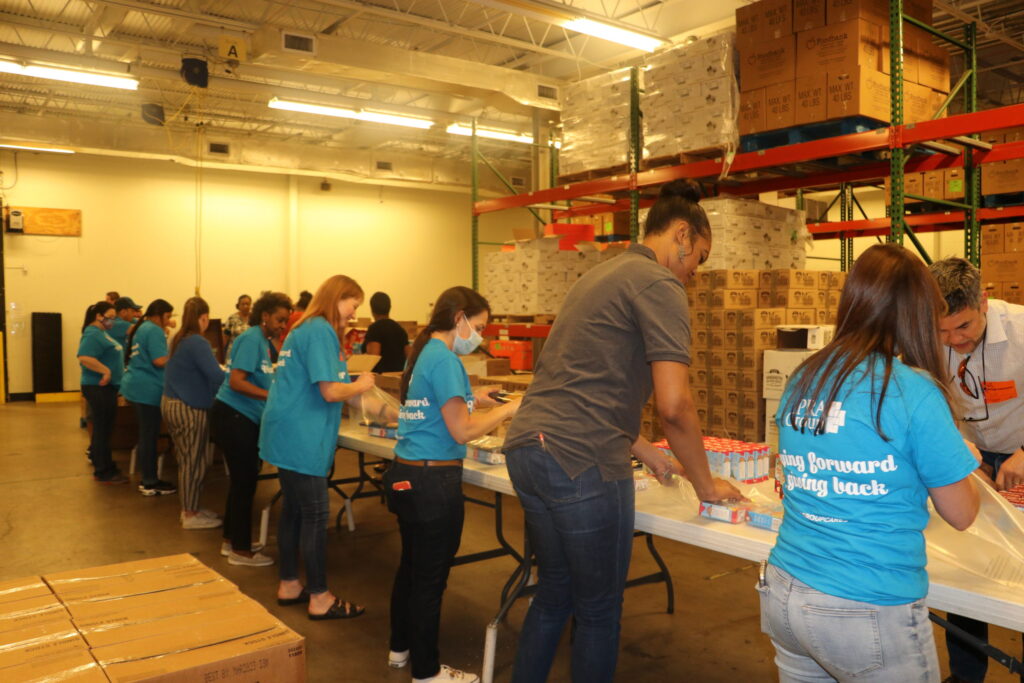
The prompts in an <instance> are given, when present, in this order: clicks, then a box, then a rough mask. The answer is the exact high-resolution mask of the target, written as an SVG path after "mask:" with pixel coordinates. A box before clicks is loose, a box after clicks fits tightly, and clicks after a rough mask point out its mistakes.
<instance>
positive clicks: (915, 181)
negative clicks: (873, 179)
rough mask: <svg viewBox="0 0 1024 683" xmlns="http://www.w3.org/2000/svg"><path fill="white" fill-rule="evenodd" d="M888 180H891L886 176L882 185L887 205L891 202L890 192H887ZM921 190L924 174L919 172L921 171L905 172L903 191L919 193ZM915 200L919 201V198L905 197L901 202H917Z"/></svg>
mask: <svg viewBox="0 0 1024 683" xmlns="http://www.w3.org/2000/svg"><path fill="white" fill-rule="evenodd" d="M890 182H891V180H890V179H889V178H886V179H885V180H884V185H885V203H886V204H887V205H888V204H891V203H892V200H891V199H890V194H889V188H890ZM923 191H924V175H923V174H921V173H906V174H904V175H903V192H904V193H905V194H907V193H909V194H916V195H921V193H922V192H923ZM917 201H920V200H917V199H911V198H909V197H905V198H904V200H903V203H904V204H913V203H914V202H917Z"/></svg>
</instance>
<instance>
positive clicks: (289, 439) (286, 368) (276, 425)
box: [236, 317, 349, 477]
mask: <svg viewBox="0 0 1024 683" xmlns="http://www.w3.org/2000/svg"><path fill="white" fill-rule="evenodd" d="M239 339H241V337H239ZM236 343H237V342H236ZM320 382H346V383H347V382H349V376H348V367H347V365H346V364H345V362H344V361H343V360H341V344H340V343H339V342H338V335H337V333H335V331H334V329H333V328H332V327H331V326H330V324H329V323H328V322H327V321H326V320H325V319H324V318H322V317H315V318H310V319H309V320H307V321H306V322H304V323H303V324H301V325H299V326H298V327H293V328H292V330H291V332H289V333H288V336H287V337H285V340H284V347H283V348H282V349H281V353H280V354H279V355H278V358H277V367H276V368H275V370H274V384H273V385H272V386H271V387H270V396H268V397H267V407H266V408H265V409H264V411H263V422H262V424H261V425H260V457H261V458H262V459H264V460H266V461H267V462H269V463H271V464H272V465H276V466H277V467H281V468H284V469H286V470H291V471H293V472H299V473H300V474H307V475H310V476H313V477H324V476H326V475H327V472H328V470H329V469H330V467H331V462H332V461H333V460H334V451H335V450H336V449H337V447H338V427H339V426H341V404H340V403H328V402H327V401H325V400H324V397H323V396H321V394H320V385H319V383H320Z"/></svg>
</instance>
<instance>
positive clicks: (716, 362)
mask: <svg viewBox="0 0 1024 683" xmlns="http://www.w3.org/2000/svg"><path fill="white" fill-rule="evenodd" d="M739 353H740V352H739V350H737V349H715V350H713V351H711V368H712V369H714V370H719V369H723V370H736V369H737V368H738V367H739V360H740V357H739Z"/></svg>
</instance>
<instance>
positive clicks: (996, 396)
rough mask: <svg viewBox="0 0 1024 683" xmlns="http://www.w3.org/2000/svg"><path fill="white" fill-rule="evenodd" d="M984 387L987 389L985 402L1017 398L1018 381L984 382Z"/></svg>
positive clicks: (998, 401)
mask: <svg viewBox="0 0 1024 683" xmlns="http://www.w3.org/2000/svg"><path fill="white" fill-rule="evenodd" d="M982 387H983V389H984V391H985V403H987V404H989V405H992V404H993V403H1002V402H1003V401H1009V400H1011V399H1015V398H1017V382H1015V381H1014V380H1012V379H1011V380H1009V381H1007V382H984V383H982Z"/></svg>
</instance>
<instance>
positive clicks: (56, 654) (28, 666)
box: [0, 628, 109, 683]
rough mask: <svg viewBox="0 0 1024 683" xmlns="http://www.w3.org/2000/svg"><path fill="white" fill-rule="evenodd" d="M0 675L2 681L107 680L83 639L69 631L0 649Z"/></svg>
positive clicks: (83, 682) (99, 682)
mask: <svg viewBox="0 0 1024 683" xmlns="http://www.w3.org/2000/svg"><path fill="white" fill-rule="evenodd" d="M0 676H2V677H3V680H5V681H74V683H106V681H108V680H109V679H108V678H107V677H106V676H105V675H104V674H103V670H102V669H100V666H99V664H97V663H96V660H95V659H94V658H93V656H92V655H91V654H90V653H89V650H88V648H87V647H86V644H85V640H84V639H83V638H82V636H80V635H79V634H78V633H76V632H74V629H73V628H72V629H71V632H70V633H65V634H63V635H61V636H55V637H53V638H45V637H44V638H42V639H40V640H36V641H26V642H25V643H23V644H14V645H11V646H9V647H7V648H4V649H3V650H2V651H0Z"/></svg>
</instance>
